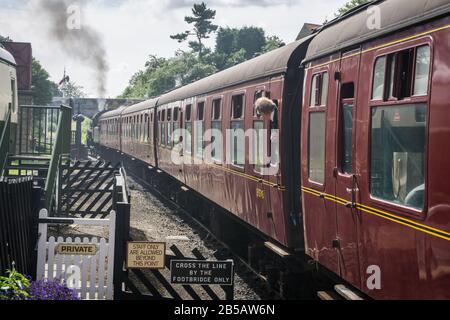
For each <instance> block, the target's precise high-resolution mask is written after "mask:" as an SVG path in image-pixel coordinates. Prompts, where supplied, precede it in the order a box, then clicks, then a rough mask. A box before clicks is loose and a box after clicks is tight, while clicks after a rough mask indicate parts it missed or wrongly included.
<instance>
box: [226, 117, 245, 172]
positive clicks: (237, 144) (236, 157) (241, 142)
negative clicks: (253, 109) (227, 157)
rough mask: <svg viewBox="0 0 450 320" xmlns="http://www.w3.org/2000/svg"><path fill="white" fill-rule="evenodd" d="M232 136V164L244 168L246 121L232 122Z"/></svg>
mask: <svg viewBox="0 0 450 320" xmlns="http://www.w3.org/2000/svg"><path fill="white" fill-rule="evenodd" d="M230 135H231V137H230V141H231V161H232V164H233V165H235V166H237V167H241V168H243V167H244V165H245V133H244V121H233V122H231V130H230Z"/></svg>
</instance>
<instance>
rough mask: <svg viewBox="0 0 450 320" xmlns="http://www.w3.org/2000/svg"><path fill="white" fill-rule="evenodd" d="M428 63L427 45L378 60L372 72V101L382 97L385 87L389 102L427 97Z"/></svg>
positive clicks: (428, 50)
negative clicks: (413, 97)
mask: <svg viewBox="0 0 450 320" xmlns="http://www.w3.org/2000/svg"><path fill="white" fill-rule="evenodd" d="M414 57H415V58H414ZM430 60H431V54H430V46H428V45H426V46H421V47H417V48H412V49H407V50H403V51H400V52H396V53H392V54H389V55H387V56H384V57H380V58H378V60H377V62H376V64H375V70H374V80H373V88H372V99H373V100H381V99H382V98H385V97H384V88H388V92H387V97H386V98H388V99H398V100H402V99H404V98H409V97H411V96H412V95H415V96H420V95H427V94H428V80H429V74H430ZM386 72H387V75H386Z"/></svg>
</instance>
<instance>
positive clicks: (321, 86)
mask: <svg viewBox="0 0 450 320" xmlns="http://www.w3.org/2000/svg"><path fill="white" fill-rule="evenodd" d="M310 94H311V95H310V106H311V107H318V106H325V105H326V104H327V98H328V72H322V73H318V74H315V75H314V76H313V78H312V83H311V93H310Z"/></svg>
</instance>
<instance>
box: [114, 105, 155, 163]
mask: <svg viewBox="0 0 450 320" xmlns="http://www.w3.org/2000/svg"><path fill="white" fill-rule="evenodd" d="M156 103H157V100H155V99H153V100H148V101H144V102H141V103H138V104H135V105H133V106H130V107H128V108H125V109H124V110H122V112H121V113H120V115H119V116H118V117H119V123H120V124H121V128H120V137H121V143H122V144H121V149H119V150H121V151H122V152H123V153H126V154H128V155H130V156H131V157H133V158H136V159H140V160H142V161H144V162H146V163H148V164H150V165H151V166H153V167H155V166H157V160H156V159H157V158H156V155H155V149H154V148H155V140H154V139H155V136H154V134H153V133H154V130H155V110H154V108H155V106H156Z"/></svg>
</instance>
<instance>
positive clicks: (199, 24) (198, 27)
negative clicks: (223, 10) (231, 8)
mask: <svg viewBox="0 0 450 320" xmlns="http://www.w3.org/2000/svg"><path fill="white" fill-rule="evenodd" d="M215 17H216V11H215V10H211V9H208V8H207V6H206V4H205V3H204V2H202V3H200V4H194V6H193V8H192V16H186V17H185V18H184V21H186V22H187V23H188V24H192V25H193V29H192V30H188V31H185V32H182V33H178V34H175V35H172V36H170V38H172V39H174V40H177V41H178V42H180V43H181V42H184V41H186V40H187V39H188V38H189V37H190V36H194V37H195V38H196V41H189V47H190V48H191V49H192V51H193V52H195V53H198V56H199V58H200V59H202V58H203V56H204V54H205V51H207V50H206V48H205V45H204V43H203V42H204V40H206V39H209V37H210V34H211V33H214V32H215V31H216V30H217V28H218V26H217V25H215V24H213V22H212V21H213V20H214V19H215Z"/></svg>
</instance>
